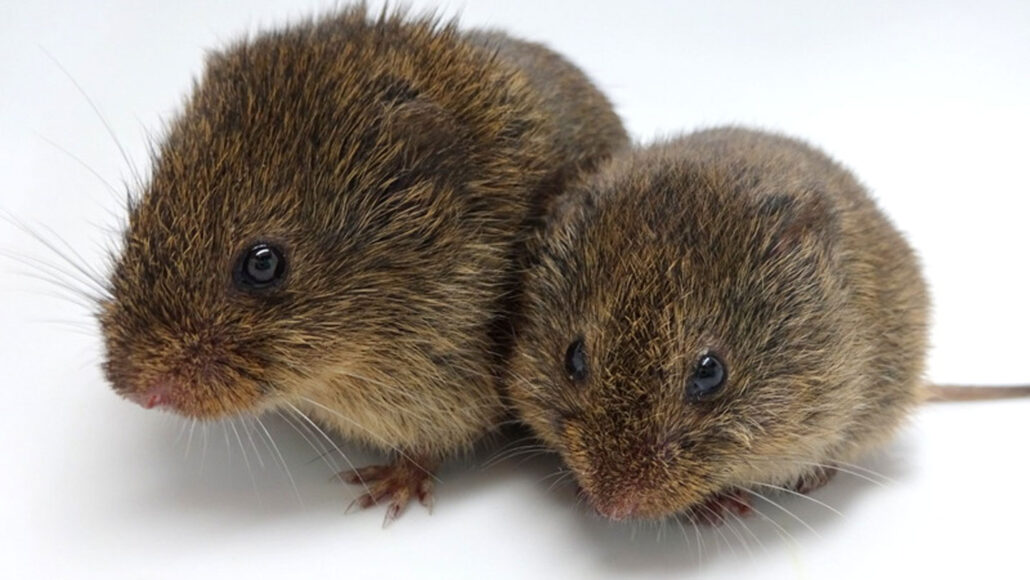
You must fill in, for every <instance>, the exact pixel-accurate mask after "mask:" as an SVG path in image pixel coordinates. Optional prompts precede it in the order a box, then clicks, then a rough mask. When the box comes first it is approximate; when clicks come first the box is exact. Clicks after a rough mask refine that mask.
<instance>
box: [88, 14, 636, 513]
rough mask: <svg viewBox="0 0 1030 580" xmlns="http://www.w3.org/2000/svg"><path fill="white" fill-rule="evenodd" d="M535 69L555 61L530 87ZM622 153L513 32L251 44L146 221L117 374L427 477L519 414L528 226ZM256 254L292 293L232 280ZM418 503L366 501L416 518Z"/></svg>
mask: <svg viewBox="0 0 1030 580" xmlns="http://www.w3.org/2000/svg"><path fill="white" fill-rule="evenodd" d="M470 39H473V40H470ZM525 54H538V55H544V56H546V58H540V59H536V60H533V61H532V62H539V63H542V64H541V65H540V66H541V68H540V69H539V70H536V69H535V70H533V71H528V70H523V69H522V68H520V67H521V66H523V64H524V63H523V61H522V60H520V58H519V57H517V56H516V55H525ZM520 63H523V64H520ZM544 65H546V66H544ZM556 86H560V87H562V89H561V90H555V89H554V87H556ZM556 99H558V100H561V101H562V107H561V108H557V107H555V106H554V105H553V103H552V101H554V100H556ZM552 113H553V114H552ZM559 113H560V114H559ZM625 143H626V135H625V132H624V131H623V129H622V126H621V123H620V122H619V120H618V117H617V116H615V114H614V112H613V111H612V110H611V105H610V104H609V103H608V102H607V100H606V99H605V98H604V97H603V95H601V94H600V93H599V92H598V91H597V90H596V88H595V87H593V85H592V84H591V83H590V82H589V80H588V79H587V78H586V77H585V76H584V75H583V74H582V73H581V72H580V71H578V70H577V69H576V68H575V67H574V66H572V65H571V64H569V63H568V62H566V61H565V60H564V59H562V58H561V57H558V56H557V55H553V53H550V52H549V51H548V50H547V49H546V48H544V47H541V46H539V45H534V44H530V43H524V42H522V41H518V40H515V39H511V38H508V37H505V36H503V35H499V34H496V33H494V34H491V35H489V38H487V39H485V40H484V39H478V40H474V35H469V36H466V35H465V34H462V33H459V32H458V31H457V30H456V28H455V27H454V25H453V24H450V25H444V24H440V23H438V22H436V21H434V20H432V19H429V18H409V17H406V16H404V15H402V14H399V13H385V12H384V13H383V14H382V15H380V16H378V17H370V16H369V15H367V14H366V12H365V9H364V7H356V8H352V9H347V10H344V11H342V12H340V13H337V14H334V15H330V16H328V17H325V18H323V19H319V20H315V21H309V22H305V23H301V24H298V25H294V26H291V27H288V28H284V29H281V30H277V31H273V32H270V33H266V34H262V35H258V36H257V37H255V38H253V39H250V40H247V41H244V42H238V43H236V44H234V45H232V46H231V47H229V48H227V49H226V50H224V51H222V52H220V53H217V54H216V55H214V56H212V57H211V58H210V59H209V61H208V65H207V68H206V71H205V73H204V75H203V77H202V79H201V80H200V81H199V82H198V83H197V84H196V85H195V87H194V90H193V92H192V94H191V95H190V97H189V99H188V101H187V103H186V105H185V107H184V110H183V112H182V113H181V114H180V115H179V116H178V117H177V118H176V119H175V120H174V121H173V122H172V123H171V124H170V126H169V128H168V134H167V137H166V139H165V140H164V142H163V143H162V144H161V145H160V147H159V148H158V151H157V153H156V156H155V159H154V167H153V171H152V176H151V179H150V182H149V183H148V184H147V186H146V188H145V190H144V192H143V194H142V196H141V197H140V198H139V199H138V200H137V201H135V202H134V203H133V206H132V207H131V208H130V217H129V228H128V230H127V232H126V234H125V239H124V248H123V250H122V252H121V254H120V255H119V256H118V257H117V259H116V265H115V268H114V270H113V273H112V276H111V290H112V295H113V296H114V298H113V300H112V301H111V302H109V303H107V304H105V305H104V307H103V311H102V313H101V315H100V321H101V326H102V328H103V331H104V336H105V343H106V346H107V357H106V361H105V369H106V370H107V375H108V377H109V379H110V381H111V382H112V384H113V386H114V387H115V389H116V390H117V391H119V392H120V393H123V394H125V395H126V396H129V397H131V398H134V399H136V400H137V401H139V402H141V403H143V404H144V405H146V406H154V405H158V406H163V407H167V408H170V409H172V410H174V411H176V412H179V413H182V414H185V415H190V416H194V417H201V418H213V417H220V416H224V415H229V414H234V413H247V412H260V411H261V410H264V409H267V408H276V407H282V406H288V408H289V409H291V410H292V411H297V412H301V411H303V412H305V413H307V414H309V415H313V416H315V417H316V418H318V419H320V420H322V421H323V422H325V423H327V424H329V425H331V426H332V427H334V428H335V429H336V430H338V431H340V432H342V433H344V434H346V435H349V436H352V437H355V438H357V439H360V440H363V441H365V442H367V443H370V444H372V445H375V446H378V447H382V448H385V449H391V450H396V451H397V453H398V454H399V455H401V456H403V457H405V458H408V459H412V458H414V459H416V460H418V461H419V462H421V463H423V464H424V465H425V466H428V467H431V466H432V464H434V463H435V462H437V461H439V460H440V459H442V458H444V457H446V456H447V455H448V454H451V453H453V452H455V451H456V450H459V449H462V448H465V447H467V446H469V445H470V444H471V443H472V442H473V441H474V440H476V439H477V438H478V437H479V436H481V435H482V434H483V433H484V432H486V431H488V430H489V429H491V428H492V426H493V425H495V424H496V423H497V422H498V420H499V418H500V416H501V414H502V413H503V405H502V403H501V399H500V394H499V391H498V389H497V385H496V384H495V381H496V376H497V375H498V373H499V371H498V365H499V364H500V362H501V361H502V360H503V358H504V356H505V352H504V351H505V349H506V343H505V342H504V341H503V340H501V338H503V337H504V336H506V334H507V331H506V330H503V329H506V328H507V327H508V326H510V319H511V317H512V316H513V314H514V313H513V311H512V309H513V308H514V307H515V306H517V304H518V300H517V296H515V291H516V290H517V281H518V275H519V274H518V264H519V263H520V262H519V260H520V258H519V256H520V253H521V252H522V250H523V247H524V246H523V245H524V244H525V243H526V241H527V239H528V238H529V228H530V227H531V226H532V225H533V224H534V223H535V221H536V219H537V218H538V217H539V216H538V215H536V214H535V213H534V212H535V211H537V210H538V209H539V207H541V206H542V204H543V203H545V202H546V200H548V199H549V198H550V197H551V196H553V195H555V194H556V193H557V192H558V191H560V190H561V189H562V188H563V187H564V184H565V183H566V182H567V181H569V180H571V179H574V178H575V177H576V176H577V175H578V174H579V172H581V171H584V170H588V169H591V168H592V167H593V166H594V165H596V164H597V163H599V162H600V161H601V160H603V159H604V158H605V157H606V156H608V155H609V154H610V153H611V152H612V151H614V150H617V149H619V148H622V147H623V146H624V145H625ZM584 151H589V152H591V153H589V154H584V153H583V152H584ZM257 242H269V243H274V244H275V245H276V247H277V248H281V250H282V251H283V255H284V256H285V260H286V261H287V266H286V274H285V278H284V279H283V280H282V282H281V283H280V284H277V285H276V286H275V287H274V288H271V289H269V290H267V291H262V292H248V291H245V290H244V289H241V288H238V287H235V286H234V282H233V275H232V273H233V272H234V271H235V269H237V268H238V264H236V263H234V261H235V260H238V259H239V257H240V256H242V255H246V251H247V248H248V247H249V246H250V245H251V244H254V243H257ZM499 329H500V330H499ZM409 467H410V466H409ZM409 467H405V468H404V470H402V471H403V472H404V473H403V477H412V478H414V477H416V476H415V475H412V471H411V469H409ZM420 469H421V468H420ZM405 470H406V471H405ZM423 471H424V470H423ZM370 477H371V476H370ZM417 477H419V478H422V479H424V478H425V474H424V473H420V474H418V476H417ZM363 479H365V480H366V482H368V478H363ZM419 481H421V479H420V480H419ZM409 483H411V482H409V481H400V482H398V481H393V482H392V483H390V485H389V486H387V487H384V488H383V489H379V488H377V487H375V486H373V489H372V490H371V493H372V495H371V496H370V498H369V499H370V501H371V502H375V501H380V500H382V499H384V498H386V497H389V496H390V495H391V494H394V498H395V500H396V502H397V503H396V505H395V506H393V507H394V508H396V509H399V508H400V507H403V503H404V501H406V497H408V496H406V495H404V494H405V493H407V492H400V491H398V488H397V487H396V486H397V485H408V484H409ZM395 484H396V485H395ZM416 484H417V488H418V489H417V491H418V494H419V496H420V498H421V497H422V495H423V494H424V493H425V492H426V488H425V487H424V486H423V485H422V484H421V483H417V482H416ZM391 513H395V511H394V512H391Z"/></svg>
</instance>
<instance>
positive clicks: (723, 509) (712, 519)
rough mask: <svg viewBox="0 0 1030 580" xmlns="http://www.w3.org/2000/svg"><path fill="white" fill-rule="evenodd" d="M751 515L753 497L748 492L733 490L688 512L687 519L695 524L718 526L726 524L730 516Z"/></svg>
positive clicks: (714, 496)
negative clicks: (727, 517)
mask: <svg viewBox="0 0 1030 580" xmlns="http://www.w3.org/2000/svg"><path fill="white" fill-rule="evenodd" d="M750 513H751V496H749V495H748V494H747V492H746V491H743V490H740V489H733V490H730V491H725V492H723V493H719V494H716V495H713V496H712V497H710V498H708V499H707V500H705V502H704V503H702V504H700V505H698V506H695V507H694V508H693V509H691V510H690V511H689V512H687V517H688V518H690V519H691V520H693V521H694V522H695V523H700V524H708V525H710V526H718V525H721V524H722V523H723V522H725V521H726V516H728V515H730V514H736V515H738V516H746V515H748V514H750Z"/></svg>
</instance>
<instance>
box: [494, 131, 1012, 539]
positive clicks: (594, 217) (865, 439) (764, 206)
mask: <svg viewBox="0 0 1030 580" xmlns="http://www.w3.org/2000/svg"><path fill="white" fill-rule="evenodd" d="M544 238H545V239H544V240H543V242H542V251H541V254H540V257H539V262H538V263H537V264H535V265H534V267H533V268H532V269H531V271H530V272H529V274H528V276H527V282H526V287H525V289H524V290H525V298H526V310H525V317H526V320H525V322H524V325H523V326H522V327H521V329H520V333H519V337H518V340H517V341H516V346H515V350H514V353H513V364H512V368H511V371H512V382H511V395H512V398H513V400H514V403H515V404H516V406H517V408H518V410H519V412H520V413H521V416H522V417H523V418H524V419H525V420H526V421H527V422H528V423H529V424H530V425H531V426H532V428H533V429H534V431H535V432H536V433H537V435H538V436H539V437H540V438H541V439H543V441H545V442H546V443H547V444H549V445H550V446H552V447H553V448H554V449H556V450H558V452H559V453H560V454H561V455H562V457H563V458H564V460H565V461H566V462H567V464H568V465H569V467H570V468H571V470H572V471H573V473H574V474H575V476H576V479H577V480H578V483H579V485H580V487H581V489H582V491H583V493H584V494H585V495H586V496H587V498H588V500H589V502H590V503H591V505H592V506H593V507H594V508H595V509H596V510H597V511H598V512H600V513H601V514H604V515H606V516H608V517H610V518H613V519H624V518H631V517H632V518H660V517H664V516H669V515H674V514H680V513H687V514H690V515H693V516H695V517H699V518H702V519H708V520H712V519H718V518H719V517H721V514H722V513H724V511H723V510H726V509H733V510H736V511H740V512H742V511H746V510H747V509H748V504H747V498H748V497H749V496H748V495H747V494H746V493H745V490H748V489H754V490H759V491H761V488H762V487H767V488H770V487H776V488H787V489H790V490H798V491H807V490H810V489H813V488H814V487H817V486H818V485H820V484H822V483H823V482H825V481H826V480H827V479H828V478H829V477H830V476H831V475H832V473H833V466H834V465H835V464H836V463H838V462H850V461H853V460H854V459H855V458H857V457H859V456H860V455H862V454H863V453H864V452H866V451H868V450H870V449H871V448H873V447H875V446H876V445H878V444H881V443H883V442H884V441H886V440H887V439H888V438H889V437H890V436H891V435H892V434H893V433H894V432H895V430H896V429H897V428H898V426H899V424H900V423H901V422H902V420H903V419H904V418H905V416H906V414H907V413H909V412H910V411H911V410H912V408H913V407H914V406H916V405H917V403H918V402H919V401H920V400H921V399H923V398H924V397H926V396H927V395H936V396H938V397H940V396H943V397H946V398H955V397H961V396H964V395H968V394H970V392H969V391H968V390H956V391H943V390H942V389H941V388H929V389H927V388H924V386H923V383H922V376H923V366H924V354H925V349H926V342H927V338H926V335H927V316H928V298H927V292H926V286H925V283H924V281H923V278H922V276H921V274H920V269H919V265H918V263H917V260H916V258H915V256H914V255H913V252H912V250H911V249H910V248H909V246H908V244H907V243H906V242H905V240H904V238H903V237H902V236H901V235H900V234H899V233H898V231H896V230H895V229H894V227H893V226H892V225H891V224H890V222H889V221H888V220H887V218H886V217H885V216H884V215H883V214H882V213H881V212H880V211H879V210H878V208H877V207H876V205H875V204H874V202H873V201H872V200H871V199H870V198H869V196H868V195H867V194H866V192H865V191H864V189H863V187H862V186H861V185H860V184H859V183H858V181H856V180H855V179H854V178H853V177H852V176H851V174H849V173H848V172H847V171H846V170H845V169H843V168H842V167H841V166H839V165H837V164H836V163H834V162H833V161H832V160H830V159H829V158H828V157H826V156H825V155H823V154H822V153H820V152H819V151H817V150H815V149H813V148H811V147H809V146H807V145H805V144H803V143H801V142H799V141H796V140H793V139H789V138H786V137H781V136H776V135H771V134H766V133H761V132H756V131H749V130H744V129H732V128H731V129H716V130H708V131H701V132H698V133H694V134H691V135H688V136H686V137H682V138H679V139H675V140H672V141H668V142H665V143H661V144H658V145H654V146H652V147H648V148H645V149H641V150H637V151H633V152H627V153H626V154H624V155H620V156H617V157H616V158H614V159H613V160H612V161H611V162H609V163H606V164H605V165H604V166H603V168H602V169H601V170H600V171H599V172H598V173H597V174H596V175H595V176H593V177H592V178H591V179H590V180H589V181H588V182H587V183H586V184H585V185H583V186H582V187H577V188H573V189H571V190H570V191H569V192H568V193H567V194H565V195H563V196H562V197H560V198H558V199H557V200H556V202H555V204H554V207H553V208H552V211H551V213H550V216H549V223H548V224H547V227H546V230H545V237H544ZM1026 393H1027V389H1026V388H1022V389H1010V390H1004V389H1000V388H999V389H993V390H992V389H988V390H986V391H981V392H979V393H976V394H977V395H979V397H978V398H983V397H985V396H986V397H991V396H996V395H999V394H1004V395H1013V394H1020V395H1025V394H1026ZM766 491H767V490H766Z"/></svg>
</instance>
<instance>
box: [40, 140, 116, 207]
mask: <svg viewBox="0 0 1030 580" xmlns="http://www.w3.org/2000/svg"><path fill="white" fill-rule="evenodd" d="M36 136H37V137H39V138H40V139H41V140H43V142H45V143H46V144H47V145H50V146H51V147H53V148H54V149H57V150H58V151H60V152H61V153H63V154H64V155H66V156H67V157H68V158H69V159H71V160H72V161H74V162H76V163H78V164H79V166H81V167H82V168H83V169H85V170H86V171H88V172H90V173H91V174H92V175H93V177H96V178H97V179H98V180H100V183H102V184H103V185H104V187H105V188H106V189H107V191H108V192H110V193H111V195H113V196H114V197H115V201H117V202H118V203H119V204H120V203H121V201H122V200H121V197H120V195H121V194H119V193H118V190H117V189H116V188H115V187H114V186H113V185H111V182H110V181H108V180H106V179H104V176H103V175H100V173H99V172H97V170H95V169H93V168H92V167H90V165H89V164H88V163H86V162H85V161H83V160H82V158H81V157H79V156H77V155H75V154H74V153H72V152H71V151H69V150H68V149H65V148H64V147H62V146H61V145H59V144H58V143H57V142H56V141H53V140H51V139H50V138H48V137H46V136H45V135H42V134H40V133H36ZM108 213H110V214H111V216H112V217H118V216H116V215H115V214H114V213H112V212H110V211H109V212H108Z"/></svg>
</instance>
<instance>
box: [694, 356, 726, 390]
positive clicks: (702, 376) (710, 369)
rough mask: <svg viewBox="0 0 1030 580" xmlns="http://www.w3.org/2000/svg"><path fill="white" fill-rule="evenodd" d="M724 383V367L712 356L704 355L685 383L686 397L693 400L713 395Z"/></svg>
mask: <svg viewBox="0 0 1030 580" xmlns="http://www.w3.org/2000/svg"><path fill="white" fill-rule="evenodd" d="M724 382H726V367H725V366H724V365H723V364H722V361H721V360H719V358H718V357H716V356H715V355H713V354H706V355H704V356H702V357H701V359H700V360H698V361H697V366H696V367H695V368H694V374H693V375H692V376H691V377H690V380H689V381H688V382H687V396H688V397H690V398H691V399H693V400H695V401H696V400H698V399H702V398H704V397H707V396H709V395H712V394H714V393H715V392H716V391H718V390H719V388H720V387H722V384H723V383H724Z"/></svg>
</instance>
